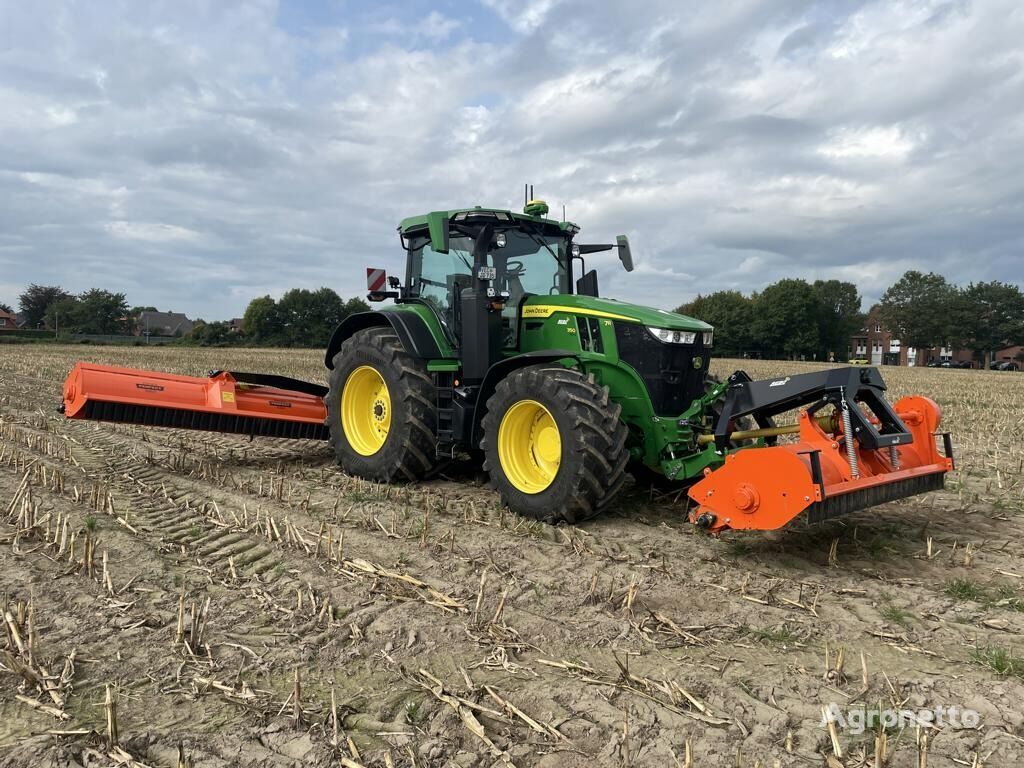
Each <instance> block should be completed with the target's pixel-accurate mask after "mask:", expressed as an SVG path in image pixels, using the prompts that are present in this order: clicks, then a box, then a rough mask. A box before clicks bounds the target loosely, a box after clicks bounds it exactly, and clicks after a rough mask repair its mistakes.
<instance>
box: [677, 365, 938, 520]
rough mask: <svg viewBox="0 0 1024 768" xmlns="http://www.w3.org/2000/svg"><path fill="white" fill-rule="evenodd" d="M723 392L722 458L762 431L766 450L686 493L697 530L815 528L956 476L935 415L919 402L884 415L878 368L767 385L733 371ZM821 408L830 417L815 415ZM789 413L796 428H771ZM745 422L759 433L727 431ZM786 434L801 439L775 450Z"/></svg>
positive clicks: (904, 402) (903, 402)
mask: <svg viewBox="0 0 1024 768" xmlns="http://www.w3.org/2000/svg"><path fill="white" fill-rule="evenodd" d="M729 383H730V386H729V389H728V390H727V394H726V400H725V403H724V405H723V408H722V413H721V416H720V418H719V420H718V423H717V424H716V429H715V442H716V444H717V445H718V446H719V449H720V450H721V449H722V448H724V447H725V446H726V445H728V441H729V440H730V439H735V436H736V434H741V435H751V436H754V435H756V434H757V433H758V432H759V431H760V433H761V434H762V435H765V436H766V437H767V439H766V443H767V445H766V446H765V447H751V448H743V449H740V450H736V451H733V452H730V453H729V454H728V455H727V456H726V460H725V464H724V465H722V467H721V468H719V469H717V470H714V471H712V470H707V471H706V472H705V477H704V479H703V480H701V481H700V482H698V483H696V484H695V485H694V486H693V487H692V488H691V489H690V491H689V496H690V498H691V499H693V500H694V501H695V502H696V503H697V504H698V508H697V509H696V510H695V511H693V512H691V514H690V519H691V520H692V521H693V522H695V523H697V524H698V525H700V526H701V527H704V528H709V529H711V530H712V531H720V530H723V529H725V528H736V529H753V530H774V529H776V528H781V527H782V526H784V525H785V524H786V523H788V522H789V521H791V520H792V519H793V518H795V517H796V516H797V515H800V514H801V513H803V512H805V511H806V512H807V519H808V520H809V521H811V522H816V521H819V520H823V519H826V518H829V517H834V516H836V515H841V514H845V513H848V512H853V511H855V510H858V509H864V508H867V507H871V506H874V505H876V504H882V503H885V502H888V501H894V500H896V499H901V498H905V497H907V496H913V495H916V494H919V493H925V492H927V491H932V490H937V489H940V488H942V487H943V483H944V478H945V473H946V472H948V471H950V470H951V469H953V451H952V441H951V439H950V436H949V433H941V432H939V431H938V428H939V422H940V421H941V419H942V412H941V410H940V409H939V406H938V405H936V404H935V403H934V402H933V401H932V400H929V399H928V398H926V397H922V396H919V395H914V396H910V397H904V398H902V399H900V400H899V401H898V402H897V403H896V404H895V407H893V406H890V405H889V403H888V402H887V401H886V399H885V396H884V394H883V392H884V390H885V384H884V383H883V382H882V378H881V376H880V375H879V373H878V371H877V370H876V369H874V368H859V369H858V368H837V369H832V370H829V371H822V372H820V373H808V374H801V375H798V376H791V377H786V378H783V379H776V380H765V381H751V380H750V377H749V376H747V375H746V374H745V373H743V372H742V371H738V372H737V373H735V374H733V376H732V377H730V379H729ZM826 406H831V407H832V409H833V413H832V414H830V415H828V416H827V417H822V416H819V415H818V412H819V411H821V410H822V409H823V408H825V407H826ZM794 409H799V410H798V412H797V425H796V428H795V429H786V428H779V427H776V426H775V424H774V421H773V417H775V416H777V415H779V414H781V413H783V412H786V411H791V410H794ZM744 416H750V417H752V418H753V419H754V420H755V421H756V422H757V424H758V426H759V427H760V428H761V429H760V430H752V431H749V432H746V433H733V432H731V431H730V424H733V423H735V420H736V419H739V418H741V417H744ZM782 431H786V432H789V431H792V432H796V433H797V434H798V440H797V441H796V442H792V443H786V444H781V445H780V444H778V442H777V434H778V433H779V432H782ZM772 433H775V434H772ZM937 437H942V439H943V443H944V451H945V453H944V454H943V453H940V452H939V450H938V447H937V445H936V438H937Z"/></svg>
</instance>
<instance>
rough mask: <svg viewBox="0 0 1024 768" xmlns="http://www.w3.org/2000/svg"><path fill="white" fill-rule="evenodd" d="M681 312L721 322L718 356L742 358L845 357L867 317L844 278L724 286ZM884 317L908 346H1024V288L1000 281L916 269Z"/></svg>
mask: <svg viewBox="0 0 1024 768" xmlns="http://www.w3.org/2000/svg"><path fill="white" fill-rule="evenodd" d="M676 312H680V313H682V314H684V315H690V316H692V317H697V318H700V319H701V320H704V321H706V322H708V323H711V324H712V325H714V326H715V346H716V348H717V350H718V351H719V353H720V354H723V355H736V356H742V355H745V354H746V355H757V356H764V357H805V358H807V359H818V360H828V359H829V358H830V357H831V356H834V357H835V359H836V360H841V359H843V358H844V357H845V356H846V355H847V352H848V349H849V343H850V337H851V336H853V335H855V334H856V333H857V332H859V331H860V330H861V329H863V328H864V325H865V322H866V316H865V314H864V313H863V312H862V311H861V296H860V294H859V292H858V290H857V287H856V286H855V285H854V284H853V283H849V282H845V281H839V280H816V281H814V282H813V283H808V282H807V281H806V280H801V279H792V278H787V279H784V280H779V281H778V282H777V283H772V284H771V285H769V286H767V287H766V288H765V289H764V290H762V291H760V292H754V293H752V294H751V295H749V296H747V295H744V294H742V293H740V292H739V291H717V292H715V293H711V294H708V295H707V296H701V295H698V296H697V298H695V299H694V300H693V301H690V302H688V303H686V304H683V305H682V306H680V307H677V308H676ZM878 315H879V319H880V320H881V323H882V325H883V326H884V327H885V328H886V329H887V330H889V331H890V332H892V334H893V336H894V337H895V338H898V339H899V340H900V341H901V343H902V344H903V345H904V346H905V347H914V348H916V349H930V348H932V347H947V348H949V349H954V348H958V349H970V350H971V351H972V352H973V353H974V355H975V357H976V358H977V359H979V360H983V361H985V362H988V361H989V360H990V359H991V357H992V355H993V353H994V352H995V351H996V350H999V349H1003V348H1005V347H1009V346H1014V345H1017V344H1024V292H1022V291H1021V288H1020V286H1018V285H1013V284H1011V283H1003V282H1000V281H998V280H995V281H991V282H977V283H970V284H969V285H967V286H966V287H960V286H957V285H954V284H953V283H950V282H949V281H948V280H947V279H946V278H945V277H943V276H942V275H938V274H935V273H934V272H930V273H927V274H924V273H922V272H918V271H914V270H911V271H908V272H906V273H904V274H903V276H902V277H901V278H900V279H899V280H897V281H896V282H895V283H894V284H893V285H891V286H889V288H887V289H886V291H885V293H884V294H883V295H882V299H881V301H880V302H879V304H878Z"/></svg>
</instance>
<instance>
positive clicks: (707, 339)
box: [704, 331, 715, 347]
mask: <svg viewBox="0 0 1024 768" xmlns="http://www.w3.org/2000/svg"><path fill="white" fill-rule="evenodd" d="M714 341H715V332H714V331H704V346H705V347H710V346H711V345H712V344H713V343H714Z"/></svg>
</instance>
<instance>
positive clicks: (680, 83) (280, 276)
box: [0, 0, 1024, 320]
mask: <svg viewBox="0 0 1024 768" xmlns="http://www.w3.org/2000/svg"><path fill="white" fill-rule="evenodd" d="M1022 40H1024V4H1021V3H1019V2H1018V1H1017V0H978V1H977V2H973V3H972V2H957V1H954V2H929V1H924V0H922V1H914V2H899V1H896V0H887V1H886V2H856V1H855V0H826V1H824V2H797V1H795V0H794V1H787V0H728V1H726V2H720V3H719V2H715V3H708V2H698V1H696V0H695V1H694V2H680V0H665V1H664V2H663V1H662V0H644V1H643V2H639V3H638V2H635V1H634V2H599V1H597V0H482V2H479V3H477V2H468V0H466V1H461V2H460V1H457V0H410V2H401V3H400V2H388V1H387V0H385V1H384V2H376V3H363V2H355V1H354V0H276V1H275V0H245V1H244V2H237V3H236V2H230V1H229V0H152V1H147V2H136V1H135V0H64V1H63V2H57V1H55V0H33V2H31V3H28V2H23V1H22V0H0V302H5V303H9V304H12V305H16V304H17V297H18V294H19V293H20V292H21V291H22V290H23V288H24V286H25V285H27V284H28V283H30V282H35V283H41V284H57V285H62V286H64V287H65V288H66V289H68V290H71V291H74V292H79V291H83V290H86V289H88V288H92V287H99V288H105V289H109V290H114V291H120V292H124V293H125V294H127V297H128V301H129V303H130V304H132V305H154V306H157V307H158V308H160V309H162V310H174V311H183V312H186V313H188V314H189V315H190V316H191V317H193V318H195V317H203V318H205V319H207V320H214V319H225V318H230V317H237V316H240V315H241V314H242V312H243V311H244V309H245V306H246V305H247V303H248V302H249V300H250V299H252V298H254V297H256V296H260V295H265V294H270V295H272V296H275V297H279V296H280V295H281V294H282V293H283V292H284V291H285V290H287V289H288V288H292V287H300V288H311V289H312V288H318V287H320V286H329V287H331V288H334V289H335V290H336V291H338V292H339V293H340V294H341V295H342V296H344V297H349V296H354V295H361V294H364V293H365V271H364V268H365V267H367V266H374V267H385V268H387V269H388V270H389V272H392V273H397V274H401V272H402V264H403V258H404V253H403V252H402V250H401V249H400V248H399V242H398V237H397V234H396V232H395V227H396V225H397V224H398V222H399V220H400V219H402V218H403V217H405V216H409V215H415V214H420V213H425V212H427V211H431V210H440V209H447V208H458V207H467V206H472V205H478V204H479V205H484V206H489V207H490V206H493V207H510V208H516V207H519V206H521V205H522V194H523V192H522V191H523V184H524V183H525V182H529V183H531V184H533V185H534V187H535V190H536V195H537V197H542V198H544V199H545V200H547V201H548V202H549V204H550V205H551V208H552V211H553V212H557V213H558V214H560V213H561V210H562V206H563V205H564V206H565V208H566V211H567V213H568V218H569V219H570V220H572V221H575V222H577V223H578V224H580V225H581V226H582V233H581V236H580V237H579V238H578V239H579V240H581V241H583V242H595V241H596V242H607V241H609V240H610V239H611V238H612V237H614V236H615V235H617V234H627V235H628V236H629V238H630V242H631V245H632V251H633V257H634V261H635V263H636V270H635V271H634V272H632V273H629V274H627V273H625V272H624V271H622V270H621V268H620V267H619V266H618V263H617V260H616V259H615V256H614V254H600V255H595V256H591V257H589V261H588V266H597V267H598V268H599V270H600V272H601V290H602V293H603V294H604V295H609V296H613V297H616V298H621V299H625V300H631V301H638V302H641V303H644V304H650V305H653V306H658V307H664V308H672V307H675V306H677V305H679V304H680V303H682V302H685V301H687V300H689V299H691V298H693V297H694V296H695V295H696V294H697V293H705V294H706V293H709V292H712V291H716V290H723V289H736V290H740V291H744V292H750V291H755V290H759V289H761V288H763V287H764V286H765V285H767V284H769V283H771V282H774V281H776V280H778V279H781V278H784V277H802V278H805V279H808V280H814V279H829V278H838V279H842V280H849V281H851V282H854V283H855V284H856V285H857V286H858V287H859V289H860V291H861V293H862V294H863V296H864V297H865V308H866V306H867V305H868V303H870V302H871V301H874V300H877V298H878V297H879V296H880V295H881V294H882V292H883V291H884V290H885V288H886V287H887V286H888V285H890V284H892V283H893V282H894V281H895V280H896V279H898V277H899V276H900V275H901V274H902V273H903V272H904V271H906V270H908V269H920V270H923V271H936V272H939V273H942V274H944V275H946V277H947V278H949V279H950V280H952V281H954V282H956V283H959V284H966V283H968V282H971V281H980V280H1004V281H1009V282H1016V283H1024V260H1022V258H1021V254H1022V253H1024V248H1022V246H1024V210H1022V208H1024V194H1022V193H1024V68H1022V65H1024V46H1022V45H1021V41H1022Z"/></svg>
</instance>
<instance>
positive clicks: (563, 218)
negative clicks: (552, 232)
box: [562, 203, 565, 221]
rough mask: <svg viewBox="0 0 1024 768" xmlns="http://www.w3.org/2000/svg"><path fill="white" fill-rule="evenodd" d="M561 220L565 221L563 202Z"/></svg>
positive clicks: (563, 204)
mask: <svg viewBox="0 0 1024 768" xmlns="http://www.w3.org/2000/svg"><path fill="white" fill-rule="evenodd" d="M562 221H565V203H562Z"/></svg>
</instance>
